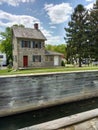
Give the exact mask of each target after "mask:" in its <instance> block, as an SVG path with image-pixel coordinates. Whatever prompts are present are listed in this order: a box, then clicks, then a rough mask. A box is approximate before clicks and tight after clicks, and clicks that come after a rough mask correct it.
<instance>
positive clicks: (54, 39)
mask: <svg viewBox="0 0 98 130" xmlns="http://www.w3.org/2000/svg"><path fill="white" fill-rule="evenodd" d="M41 31H42V32H43V34H44V35H45V37H46V39H47V41H46V44H52V45H58V44H61V43H64V38H63V37H62V36H54V35H53V32H52V31H49V30H46V29H44V28H43V27H41Z"/></svg>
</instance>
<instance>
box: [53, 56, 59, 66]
mask: <svg viewBox="0 0 98 130" xmlns="http://www.w3.org/2000/svg"><path fill="white" fill-rule="evenodd" d="M58 65H59V57H58V56H54V66H58Z"/></svg>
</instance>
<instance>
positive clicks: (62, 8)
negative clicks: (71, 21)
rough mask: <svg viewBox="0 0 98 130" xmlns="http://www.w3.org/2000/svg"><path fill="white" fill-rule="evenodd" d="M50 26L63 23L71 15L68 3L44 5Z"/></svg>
mask: <svg viewBox="0 0 98 130" xmlns="http://www.w3.org/2000/svg"><path fill="white" fill-rule="evenodd" d="M44 9H45V11H46V12H47V14H48V16H49V18H50V20H51V22H52V24H59V23H63V22H65V21H67V20H68V18H69V16H70V14H71V13H72V7H71V6H70V4H69V3H61V4H57V5H53V4H45V7H44Z"/></svg>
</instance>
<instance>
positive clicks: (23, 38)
mask: <svg viewBox="0 0 98 130" xmlns="http://www.w3.org/2000/svg"><path fill="white" fill-rule="evenodd" d="M12 33H13V41H12V43H13V68H14V69H21V68H34V67H49V66H60V65H61V59H62V54H61V53H56V52H52V51H48V50H45V41H46V37H45V36H44V35H43V33H42V32H41V31H40V29H39V28H38V24H37V23H36V24H34V28H25V27H16V26H13V28H12Z"/></svg>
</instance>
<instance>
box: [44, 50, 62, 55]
mask: <svg viewBox="0 0 98 130" xmlns="http://www.w3.org/2000/svg"><path fill="white" fill-rule="evenodd" d="M45 55H52V56H53V55H54V56H57V55H58V56H62V55H63V54H62V53H58V52H54V51H48V50H45Z"/></svg>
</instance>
